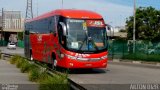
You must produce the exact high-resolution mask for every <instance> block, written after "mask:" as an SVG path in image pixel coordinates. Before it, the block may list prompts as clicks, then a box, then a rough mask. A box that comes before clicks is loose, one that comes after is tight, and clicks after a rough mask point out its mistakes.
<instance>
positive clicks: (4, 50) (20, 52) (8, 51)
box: [0, 47, 24, 56]
mask: <svg viewBox="0 0 160 90" xmlns="http://www.w3.org/2000/svg"><path fill="white" fill-rule="evenodd" d="M0 50H1V52H2V53H7V54H18V55H22V56H24V49H23V48H19V47H17V48H16V49H15V50H13V49H7V47H0Z"/></svg>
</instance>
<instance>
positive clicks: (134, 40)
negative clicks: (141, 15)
mask: <svg viewBox="0 0 160 90" xmlns="http://www.w3.org/2000/svg"><path fill="white" fill-rule="evenodd" d="M135 31H136V0H134V23H133V53H135V42H136V37H135Z"/></svg>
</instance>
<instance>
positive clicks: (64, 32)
mask: <svg viewBox="0 0 160 90" xmlns="http://www.w3.org/2000/svg"><path fill="white" fill-rule="evenodd" d="M59 24H60V25H61V26H62V29H63V35H64V36H66V33H67V27H66V25H65V24H64V23H63V22H60V23H59Z"/></svg>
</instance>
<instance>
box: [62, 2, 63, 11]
mask: <svg viewBox="0 0 160 90" xmlns="http://www.w3.org/2000/svg"><path fill="white" fill-rule="evenodd" d="M62 9H63V0H62Z"/></svg>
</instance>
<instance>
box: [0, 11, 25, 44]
mask: <svg viewBox="0 0 160 90" xmlns="http://www.w3.org/2000/svg"><path fill="white" fill-rule="evenodd" d="M2 26H3V31H2V30H1V32H0V38H1V36H2V38H4V40H5V41H6V42H9V38H14V39H15V38H17V33H18V32H23V30H24V19H23V18H22V16H21V12H20V11H3V25H2V16H0V27H2ZM2 38H1V39H2Z"/></svg>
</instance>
